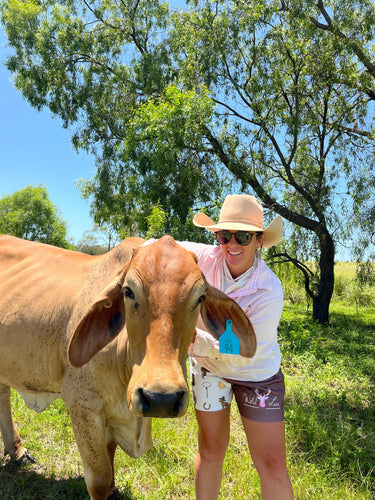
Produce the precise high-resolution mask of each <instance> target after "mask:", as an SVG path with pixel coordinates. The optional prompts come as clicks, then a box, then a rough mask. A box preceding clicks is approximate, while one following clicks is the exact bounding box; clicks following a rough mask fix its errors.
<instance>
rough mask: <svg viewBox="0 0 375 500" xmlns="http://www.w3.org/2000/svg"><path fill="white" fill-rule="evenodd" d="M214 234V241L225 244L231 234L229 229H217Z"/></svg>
mask: <svg viewBox="0 0 375 500" xmlns="http://www.w3.org/2000/svg"><path fill="white" fill-rule="evenodd" d="M215 236H216V241H217V242H218V243H220V245H226V244H227V243H229V242H230V239H231V238H232V234H231V232H230V231H217V232H216V233H215Z"/></svg>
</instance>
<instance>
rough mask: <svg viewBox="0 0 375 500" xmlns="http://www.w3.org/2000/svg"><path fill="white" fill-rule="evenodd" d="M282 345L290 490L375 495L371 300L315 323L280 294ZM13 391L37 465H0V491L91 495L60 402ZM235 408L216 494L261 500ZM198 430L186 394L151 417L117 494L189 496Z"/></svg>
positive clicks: (303, 495) (124, 463) (13, 495)
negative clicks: (173, 413)
mask: <svg viewBox="0 0 375 500" xmlns="http://www.w3.org/2000/svg"><path fill="white" fill-rule="evenodd" d="M280 345H281V348H282V351H283V370H284V373H285V378H286V386H287V396H286V433H287V446H288V466H289V471H290V475H291V479H292V483H293V487H294V491H295V497H296V498H297V499H300V500H308V499H311V500H331V499H332V500H333V499H335V500H349V499H350V500H365V499H366V500H370V499H373V498H375V478H374V477H375V470H374V468H375V391H374V382H375V308H374V307H363V306H362V307H360V308H358V307H357V308H356V307H355V306H349V305H348V304H347V302H346V301H339V300H335V301H334V302H333V304H332V307H331V321H330V324H329V326H320V325H317V324H315V323H313V322H312V320H311V313H310V312H306V305H305V304H302V303H301V304H293V305H291V304H288V303H286V305H285V310H284V313H283V317H282V321H281V325H280ZM12 400H13V407H14V418H15V421H16V424H17V426H18V428H19V430H20V432H21V435H22V437H23V439H24V441H25V443H26V446H27V448H28V450H29V451H30V453H31V454H32V455H33V456H34V457H35V458H36V459H37V464H35V465H28V466H26V467H16V466H15V465H14V464H11V463H7V464H5V465H4V466H3V467H1V468H0V499H2V500H13V499H14V500H16V499H17V500H27V499H30V500H34V499H35V500H44V499H61V498H63V499H67V500H69V499H72V500H73V499H74V500H79V499H87V498H88V495H87V493H86V489H85V485H84V481H83V478H82V476H83V470H82V463H81V460H80V457H79V454H78V452H77V449H76V445H75V443H74V439H73V434H72V430H71V427H70V422H69V416H68V414H67V411H66V408H65V406H64V404H63V403H62V402H61V401H57V402H54V403H53V404H52V405H51V406H50V407H49V408H48V409H47V410H46V411H45V412H43V413H42V414H36V413H34V412H32V411H30V410H28V409H27V408H26V407H25V405H24V403H23V401H22V398H21V397H20V396H19V395H18V394H17V393H16V392H14V393H13V394H12ZM232 417H233V418H232V436H231V442H230V447H229V449H228V453H227V456H226V460H225V464H224V477H223V484H222V491H221V497H220V498H221V499H222V500H224V499H231V500H239V499H241V500H242V499H260V498H261V495H260V484H259V480H258V477H257V474H256V472H255V470H254V466H253V464H252V461H251V459H250V457H249V453H248V450H247V446H246V440H245V437H244V434H243V432H242V429H241V425H240V421H239V416H238V412H237V409H236V407H235V405H233V408H232ZM196 434H197V426H196V422H195V418H194V412H193V408H192V405H191V403H190V406H189V409H188V412H187V415H186V416H185V417H183V418H182V419H179V420H160V419H159V420H158V419H155V420H154V424H153V438H154V445H155V446H154V448H153V449H152V450H151V451H149V452H148V453H146V454H145V455H143V456H142V457H141V458H139V459H137V460H135V459H131V458H129V457H127V456H126V455H125V453H123V452H122V451H121V450H118V451H117V453H116V482H117V486H118V488H119V490H120V493H121V494H122V497H123V499H148V500H153V499H155V500H161V499H163V500H164V499H193V498H194V480H193V463H194V456H195V450H196ZM0 447H1V448H2V441H1V438H0ZM275 500H277V499H275Z"/></svg>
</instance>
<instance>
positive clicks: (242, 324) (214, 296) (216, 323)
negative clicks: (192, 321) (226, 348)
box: [201, 284, 257, 358]
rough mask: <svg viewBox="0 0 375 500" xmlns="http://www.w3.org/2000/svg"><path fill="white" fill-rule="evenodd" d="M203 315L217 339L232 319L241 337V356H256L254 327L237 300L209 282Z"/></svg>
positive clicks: (209, 329)
mask: <svg viewBox="0 0 375 500" xmlns="http://www.w3.org/2000/svg"><path fill="white" fill-rule="evenodd" d="M201 316H202V319H203V322H204V324H205V325H206V327H207V329H208V331H209V332H210V333H211V334H212V335H213V336H214V337H215V338H217V339H218V338H219V337H220V335H221V334H222V333H223V332H224V330H225V328H226V322H227V320H228V319H231V320H232V329H233V332H234V333H235V334H236V335H237V337H238V338H239V339H240V354H241V356H245V357H247V358H251V357H252V356H254V354H255V351H256V347H257V342H256V336H255V332H254V328H253V326H252V324H251V323H250V320H249V318H248V317H247V316H246V314H245V313H244V312H243V310H242V309H241V307H240V306H239V305H238V304H237V302H235V301H234V300H233V299H231V298H229V297H228V296H227V295H225V293H223V292H221V291H220V290H218V289H217V288H214V287H212V286H210V285H208V284H207V288H206V297H205V299H204V300H202V302H201Z"/></svg>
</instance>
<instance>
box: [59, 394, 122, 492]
mask: <svg viewBox="0 0 375 500" xmlns="http://www.w3.org/2000/svg"><path fill="white" fill-rule="evenodd" d="M68 407H69V405H68ZM69 411H70V417H71V421H72V427H73V432H74V437H75V440H76V442H77V446H78V449H79V452H80V455H81V457H82V461H83V467H84V472H85V482H86V486H87V490H88V492H89V494H90V498H91V500H107V498H108V497H109V496H110V495H112V493H114V491H115V478H114V467H113V458H114V454H115V449H116V444H115V442H114V441H113V440H110V439H108V438H107V437H106V431H105V423H104V417H103V416H102V415H101V412H100V411H99V412H98V413H97V412H95V411H93V410H92V409H87V408H83V407H82V406H79V403H78V404H77V402H76V403H75V404H74V405H73V406H72V407H71V408H69Z"/></svg>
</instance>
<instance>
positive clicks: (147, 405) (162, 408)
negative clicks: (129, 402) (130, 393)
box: [137, 388, 186, 417]
mask: <svg viewBox="0 0 375 500" xmlns="http://www.w3.org/2000/svg"><path fill="white" fill-rule="evenodd" d="M137 392H138V402H139V407H140V410H141V412H142V414H143V415H144V416H145V417H178V416H179V415H180V414H181V412H182V411H183V410H184V407H185V403H186V401H185V399H186V398H185V396H186V393H185V391H176V392H172V393H164V392H153V391H147V390H144V389H142V388H139V389H138V391H137Z"/></svg>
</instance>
